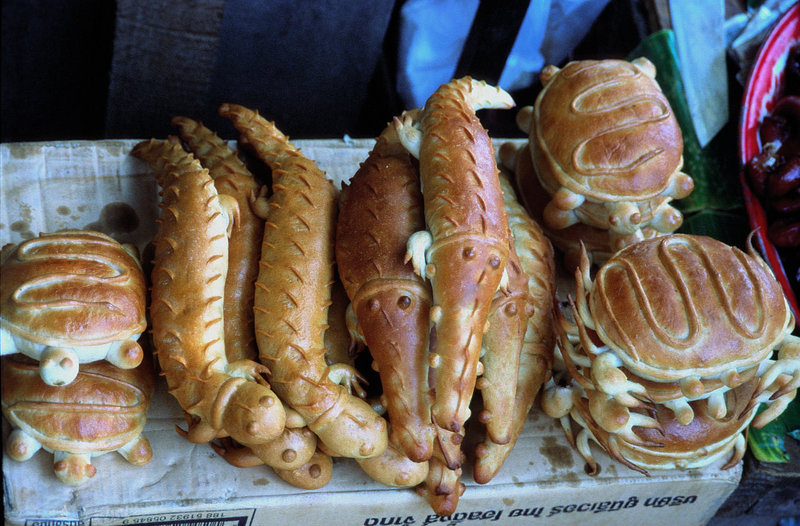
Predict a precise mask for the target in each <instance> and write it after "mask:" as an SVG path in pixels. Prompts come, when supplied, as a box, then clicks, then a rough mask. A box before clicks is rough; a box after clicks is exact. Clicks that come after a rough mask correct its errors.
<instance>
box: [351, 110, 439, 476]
mask: <svg viewBox="0 0 800 526" xmlns="http://www.w3.org/2000/svg"><path fill="white" fill-rule="evenodd" d="M340 202H341V204H340V211H339V218H338V221H337V231H336V261H337V266H338V270H339V276H340V277H341V280H342V284H343V286H344V289H345V291H346V292H347V295H348V297H349V298H350V300H351V302H352V309H353V312H354V313H355V316H356V319H357V330H358V333H359V336H360V337H361V338H363V341H364V344H365V345H366V347H367V348H368V349H369V353H370V355H371V356H372V357H373V360H374V362H375V364H376V365H377V369H378V373H379V374H380V378H381V385H382V387H383V397H382V400H383V401H384V402H383V403H384V405H385V407H386V409H387V413H388V419H389V423H390V424H391V426H390V442H391V443H393V444H395V445H396V446H397V447H398V448H400V449H401V450H402V451H403V452H404V453H405V454H406V455H408V457H409V458H410V459H412V460H414V461H415V462H423V461H425V460H428V459H429V458H430V457H431V455H432V454H433V439H434V429H433V425H432V423H431V402H432V398H433V393H432V390H431V386H430V385H429V383H428V316H429V311H430V304H431V291H430V285H429V284H428V283H427V282H425V281H424V280H423V279H422V278H420V277H419V276H418V275H417V274H416V273H415V272H414V269H413V267H412V265H411V263H405V262H404V259H405V253H406V241H407V240H408V238H409V236H411V235H412V234H413V233H414V232H416V231H418V230H420V229H423V228H425V219H424V216H423V212H422V194H421V192H420V189H419V175H418V173H417V170H416V168H415V166H414V165H413V163H412V160H411V156H410V154H409V153H408V152H407V151H406V149H405V148H404V147H403V146H402V145H401V144H400V142H399V140H398V138H397V134H396V132H395V130H394V128H393V127H392V126H387V127H386V129H384V131H383V132H382V134H381V135H380V136H379V137H378V139H377V140H376V143H375V146H374V148H373V149H372V151H371V152H370V154H369V155H368V157H367V159H366V160H365V161H364V162H363V163H362V164H361V166H360V168H359V169H358V171H357V172H356V173H355V175H354V176H353V177H352V179H351V180H350V182H349V183H348V185H347V186H346V187H345V188H344V189H343V190H342V195H341V201H340Z"/></svg>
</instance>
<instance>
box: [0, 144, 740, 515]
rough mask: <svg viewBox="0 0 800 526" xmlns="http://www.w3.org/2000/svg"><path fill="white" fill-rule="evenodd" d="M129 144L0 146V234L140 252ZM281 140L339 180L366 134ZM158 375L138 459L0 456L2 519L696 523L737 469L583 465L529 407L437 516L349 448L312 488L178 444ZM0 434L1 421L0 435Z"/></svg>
mask: <svg viewBox="0 0 800 526" xmlns="http://www.w3.org/2000/svg"><path fill="white" fill-rule="evenodd" d="M136 142H137V141H132V140H131V141H100V142H80V141H79V142H64V143H30V144H2V145H0V195H1V196H2V200H1V201H0V243H2V244H5V243H9V242H14V243H16V242H20V241H21V240H23V239H26V238H29V237H31V236H33V235H36V234H37V233H38V232H40V231H53V230H57V229H62V228H94V229H96V230H100V231H103V232H105V233H108V234H111V235H112V236H114V237H116V238H117V239H119V240H121V241H128V242H133V243H136V244H137V245H138V246H139V247H140V249H143V248H144V246H145V245H146V244H147V243H148V242H149V241H150V239H152V236H153V234H154V233H155V223H154V220H155V218H156V217H157V214H158V212H157V210H158V208H157V202H158V194H157V190H156V185H155V182H154V180H153V178H152V176H151V175H150V173H149V170H148V168H147V166H146V165H145V164H144V163H142V162H141V161H139V160H137V159H134V158H132V157H130V156H129V155H128V152H129V151H130V149H131V148H132V147H133V145H134V144H135V143H136ZM295 144H296V145H297V146H299V147H301V148H302V150H303V151H304V153H305V154H306V155H307V156H309V157H310V158H312V159H315V160H316V161H317V162H318V164H319V165H320V167H321V168H322V169H324V170H325V171H326V172H327V173H328V176H329V177H331V179H333V180H334V181H338V182H341V181H344V180H347V179H349V177H350V176H351V175H352V174H353V173H354V172H355V170H356V169H357V168H358V164H359V162H361V161H362V160H363V159H364V158H365V157H366V154H367V152H368V150H369V148H370V147H371V146H372V141H371V140H356V141H346V140H326V141H296V142H295ZM495 145H496V146H497V145H499V142H498V141H497V140H495ZM159 380H160V381H159V382H157V390H156V395H155V397H154V401H153V404H152V406H151V409H150V412H149V413H148V422H147V425H146V427H145V431H144V435H145V436H146V437H147V438H148V439H149V440H150V442H151V444H152V447H153V453H154V454H153V459H152V460H151V462H150V463H148V464H147V465H144V466H132V465H130V464H128V463H127V462H126V461H125V460H124V459H123V458H122V457H121V456H119V455H117V454H116V453H109V454H106V455H102V456H100V457H96V462H94V463H95V465H96V466H97V474H96V475H95V477H94V478H93V479H91V480H90V481H89V482H88V483H86V484H85V485H83V486H80V487H77V488H76V487H69V486H66V485H63V484H61V483H60V482H59V481H58V480H57V479H56V478H55V476H54V475H53V467H52V463H53V457H52V455H51V454H50V453H48V452H46V451H39V452H38V453H36V455H34V457H33V458H32V459H31V460H28V461H27V462H15V461H13V460H11V459H9V458H8V456H7V455H5V453H4V457H3V498H4V505H5V519H6V523H7V524H10V525H22V524H27V525H32V524H41V525H45V524H91V525H111V524H182V525H201V524H205V525H207V524H219V525H226V526H227V525H231V526H232V525H250V524H268V523H269V524H281V525H282V524H302V525H303V526H316V525H323V524H337V525H354V526H355V525H359V526H360V525H363V526H377V525H389V524H397V525H407V524H418V525H423V524H433V523H436V524H450V525H454V524H468V525H472V524H497V525H501V524H508V525H515V524H516V525H523V524H525V525H527V524H536V523H538V522H540V523H545V522H546V523H547V524H574V523H580V524H582V525H591V524H609V523H614V524H616V525H625V524H630V525H636V526H641V525H642V524H648V526H654V525H658V524H665V525H666V524H704V523H705V522H707V521H708V520H709V519H710V518H711V517H712V516H713V515H714V513H715V511H716V510H717V509H718V508H719V506H721V505H722V503H723V502H724V501H725V499H726V498H727V497H728V495H730V494H731V493H732V492H733V490H734V489H735V488H736V486H737V484H738V482H739V479H740V477H741V466H737V467H735V468H733V469H730V470H727V471H721V470H720V469H719V468H720V466H721V465H722V464H723V463H724V461H725V460H726V459H722V460H721V461H719V462H716V463H714V464H712V465H711V466H708V467H706V468H703V469H699V470H691V471H677V470H669V471H661V472H652V473H651V476H650V477H646V476H644V475H641V474H639V473H636V472H634V471H631V470H629V469H627V468H625V467H624V466H622V465H620V464H618V463H616V462H614V461H612V460H611V459H610V458H609V457H607V456H606V455H605V454H604V453H603V452H602V451H601V450H599V449H598V448H596V446H594V445H593V447H594V454H595V458H596V459H597V461H598V464H599V466H600V471H599V473H598V474H597V475H594V476H589V475H587V474H586V472H585V467H584V461H583V458H582V457H581V456H580V455H579V454H578V453H577V452H575V451H574V450H572V449H571V448H570V446H569V444H568V442H567V441H566V439H565V437H564V434H563V432H562V430H561V429H560V427H559V425H558V424H557V423H556V422H554V421H553V420H551V419H550V418H548V417H546V416H545V415H544V414H542V413H541V412H540V411H539V410H538V409H537V408H536V407H535V408H534V410H533V411H532V412H531V414H530V415H529V418H528V422H527V424H526V427H525V429H524V431H523V435H522V436H521V437H520V439H519V441H518V443H517V445H516V447H515V449H514V451H513V452H512V453H511V455H510V457H509V458H508V460H507V461H506V463H505V465H504V467H503V469H502V470H501V471H500V473H499V474H498V475H497V476H496V477H495V479H494V480H493V481H492V482H490V483H489V484H486V485H478V484H476V483H475V482H474V481H473V480H472V477H471V475H470V474H469V471H470V469H471V466H470V465H469V464H467V465H466V466H465V475H464V477H463V481H464V482H465V484H466V486H467V487H466V491H465V493H464V495H463V496H462V497H461V499H460V502H459V506H458V510H457V512H456V513H455V514H453V515H452V516H449V517H438V516H436V515H435V514H434V513H433V512H432V510H431V509H430V507H429V506H428V504H427V502H426V501H425V500H424V499H423V498H422V497H420V496H418V495H417V494H416V493H415V492H414V491H413V490H411V489H392V488H389V487H386V486H383V485H381V484H379V483H377V482H375V481H373V480H371V479H370V478H369V477H368V476H367V475H366V474H364V472H363V471H361V469H360V467H359V466H358V464H356V463H355V461H352V460H349V459H335V461H334V471H333V478H332V480H331V482H330V483H329V484H328V485H327V486H326V487H324V488H322V489H319V490H314V491H305V490H300V489H297V488H295V487H293V486H291V485H289V484H287V483H285V482H284V481H283V480H281V479H280V478H279V477H278V476H277V475H275V473H274V472H272V470H271V469H269V468H266V467H263V466H261V467H254V468H246V469H241V468H236V467H233V466H231V465H230V464H228V463H227V462H226V461H225V460H223V459H222V458H220V457H219V456H217V455H216V454H215V453H214V451H213V450H212V449H211V447H210V446H209V445H207V444H201V445H196V444H191V443H189V442H187V441H186V440H184V439H182V438H181V437H180V436H179V435H178V434H177V433H176V432H175V426H176V425H180V426H182V427H185V423H184V421H183V418H182V412H181V409H180V407H179V406H178V404H177V402H176V401H175V400H174V399H173V398H172V397H171V396H170V395H169V394H168V393H166V385H165V382H163V380H161V379H159ZM8 433H9V425H8V423H7V422H6V421H5V420H4V421H3V439H4V441H5V438H6V437H7V436H8ZM65 521H66V522H65Z"/></svg>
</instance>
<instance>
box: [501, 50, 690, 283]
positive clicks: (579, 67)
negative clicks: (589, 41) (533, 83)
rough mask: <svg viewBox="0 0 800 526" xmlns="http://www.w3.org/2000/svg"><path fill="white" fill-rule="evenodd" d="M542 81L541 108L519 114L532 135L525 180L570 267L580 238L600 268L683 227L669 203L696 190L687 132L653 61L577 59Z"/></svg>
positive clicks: (521, 174)
mask: <svg viewBox="0 0 800 526" xmlns="http://www.w3.org/2000/svg"><path fill="white" fill-rule="evenodd" d="M540 78H541V81H542V84H543V88H542V90H541V92H540V93H539V95H538V96H537V98H536V102H535V104H534V106H533V107H526V108H523V109H522V110H521V111H520V112H519V114H518V116H517V122H518V125H519V126H520V128H521V129H522V130H523V131H524V132H526V133H528V134H529V137H530V155H531V164H532V167H533V168H534V172H533V173H531V172H530V170H521V171H518V172H517V176H518V178H519V185H520V192H521V194H522V196H523V200H524V202H525V204H526V206H528V209H529V210H532V211H534V210H535V211H536V213H537V218H539V219H540V220H541V222H542V224H543V226H544V227H545V229H546V231H547V233H548V235H549V236H550V237H551V239H553V242H554V243H555V245H556V246H557V247H558V248H559V249H561V250H562V251H563V252H564V253H565V257H566V265H567V266H568V267H570V268H573V267H574V266H575V264H576V263H577V259H576V257H577V254H578V252H579V245H580V243H581V241H583V242H584V244H585V245H586V246H587V251H588V253H589V255H590V258H591V259H592V260H593V261H595V262H597V263H602V261H604V260H605V259H607V258H608V257H609V256H610V255H611V254H613V253H614V252H616V251H617V250H619V249H621V248H623V247H625V246H627V245H629V244H631V243H635V242H637V241H641V240H643V239H649V238H652V237H654V236H658V235H662V234H665V233H670V232H674V231H675V230H676V229H678V228H679V227H680V226H681V224H682V221H683V216H682V214H681V213H680V212H679V211H678V210H677V209H675V208H674V207H672V206H671V205H670V201H672V200H673V199H680V198H683V197H686V196H687V195H689V194H690V193H691V191H692V189H693V187H694V186H693V181H692V178H691V177H689V176H688V175H687V174H685V173H683V172H681V167H682V166H683V138H682V135H681V130H680V127H679V126H678V122H677V120H676V119H675V115H674V114H673V112H672V108H671V107H670V105H669V101H668V100H667V98H666V97H665V96H664V94H663V92H662V91H661V88H660V87H659V85H658V83H657V82H656V81H655V67H654V66H653V64H652V63H651V62H650V61H649V60H647V59H646V58H639V59H636V60H633V61H632V62H628V61H624V60H610V59H609V60H583V61H574V62H570V63H568V64H567V65H565V66H564V67H563V68H562V69H559V68H557V67H555V66H546V67H545V68H544V69H543V70H542V72H541V74H540ZM526 154H527V153H526ZM521 162H527V161H521ZM532 213H533V212H532Z"/></svg>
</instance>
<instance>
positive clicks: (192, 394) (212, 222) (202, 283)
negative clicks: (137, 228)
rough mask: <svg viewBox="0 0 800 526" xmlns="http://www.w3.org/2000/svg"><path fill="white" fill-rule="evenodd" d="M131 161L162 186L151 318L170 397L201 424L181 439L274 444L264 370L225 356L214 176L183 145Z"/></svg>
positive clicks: (148, 149) (277, 429)
mask: <svg viewBox="0 0 800 526" xmlns="http://www.w3.org/2000/svg"><path fill="white" fill-rule="evenodd" d="M132 155H134V156H136V157H139V158H141V159H143V160H145V161H147V162H148V163H149V164H150V166H151V167H152V168H153V171H154V173H155V177H156V180H157V182H158V185H159V186H160V187H161V193H160V195H161V202H160V203H159V206H160V207H161V213H160V216H159V219H158V225H159V229H158V232H157V234H156V237H155V239H154V245H155V256H154V261H153V271H152V282H153V284H152V299H151V306H150V314H151V318H152V325H153V343H154V345H155V350H156V353H157V356H158V361H159V364H160V366H161V369H162V371H163V373H164V376H165V377H166V380H167V385H168V386H169V392H170V394H172V395H173V396H174V397H175V398H176V399H177V400H178V402H179V403H180V405H181V407H182V408H183V409H184V411H185V412H186V413H187V414H188V415H191V416H192V417H193V418H195V419H196V421H193V422H192V425H191V426H190V430H189V432H188V433H183V434H184V436H185V437H186V438H187V439H189V440H191V441H193V442H207V441H209V440H211V439H213V438H216V437H225V436H231V437H232V438H233V439H235V440H236V441H238V442H240V443H242V444H245V445H249V444H259V443H264V442H268V441H270V440H272V439H274V438H276V437H277V436H278V435H280V434H281V433H282V432H283V429H284V424H285V418H286V415H285V411H284V408H283V404H282V403H281V401H280V400H279V399H278V397H277V395H276V394H275V393H274V392H273V391H272V390H271V389H270V388H269V386H268V385H267V383H266V381H265V380H263V378H262V377H261V373H263V372H264V368H263V366H261V364H258V363H257V362H251V361H248V360H238V361H236V362H228V359H227V355H226V352H225V339H224V312H223V302H224V291H225V276H226V273H227V262H228V239H227V230H228V226H229V224H230V214H231V213H230V212H229V211H228V210H227V207H226V206H224V204H223V200H222V199H221V196H220V195H219V194H218V193H217V191H216V188H215V187H214V183H213V181H212V179H211V177H210V176H209V173H208V170H207V169H205V168H203V167H202V166H201V165H200V162H199V161H198V160H197V159H195V158H194V156H193V155H192V154H191V153H188V152H186V151H184V150H183V149H182V148H181V146H180V144H178V143H177V140H169V141H156V140H150V141H144V142H142V143H139V144H137V145H136V147H135V148H134V149H133V151H132Z"/></svg>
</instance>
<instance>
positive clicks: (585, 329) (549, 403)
mask: <svg viewBox="0 0 800 526" xmlns="http://www.w3.org/2000/svg"><path fill="white" fill-rule="evenodd" d="M575 281H576V294H575V299H574V300H572V299H571V300H570V305H571V309H570V310H569V311H568V312H561V313H560V319H559V323H558V324H557V326H558V327H559V334H558V340H557V341H558V352H557V354H558V357H559V359H560V360H559V363H560V366H559V367H558V369H559V370H558V372H555V373H554V380H553V381H552V382H551V383H550V384H549V385H548V386H547V387H546V388H545V390H544V394H543V397H542V408H543V410H544V411H545V412H546V413H547V414H548V415H550V416H552V417H554V418H558V419H560V420H561V422H562V426H563V427H564V430H565V432H566V433H567V437H568V438H569V440H570V442H571V443H572V444H573V445H575V446H576V447H577V449H578V450H579V451H580V453H581V454H582V455H583V456H584V457H585V458H586V460H587V462H588V463H589V465H590V467H591V468H592V469H594V468H595V466H596V464H595V461H594V459H593V457H592V454H591V450H590V448H589V440H594V441H595V442H596V443H597V444H599V445H600V446H601V447H602V448H603V449H605V450H606V451H607V452H608V453H609V455H611V456H612V457H613V458H615V459H617V460H618V461H620V462H623V463H624V464H626V465H627V466H629V467H631V468H633V469H636V470H639V471H642V472H647V470H649V469H670V468H696V467H701V466H704V465H706V464H708V463H710V462H713V461H715V460H716V459H719V458H722V457H724V456H725V455H727V454H729V453H730V452H731V450H733V451H734V453H733V455H732V456H731V458H730V459H729V461H728V462H727V464H726V467H731V466H733V465H735V464H736V463H738V461H739V460H741V458H742V455H743V454H744V451H745V439H744V435H743V433H744V431H745V430H746V428H747V426H748V425H750V424H751V422H752V424H753V425H754V426H755V427H762V426H763V425H765V424H766V423H768V422H770V421H771V420H772V419H774V418H775V417H777V416H778V415H779V414H780V413H781V412H782V411H783V410H784V408H785V407H786V405H787V404H788V403H789V402H790V401H791V400H792V399H793V398H794V397H795V395H796V392H797V387H798V385H800V338H798V337H796V336H793V335H792V334H791V333H792V330H793V329H794V317H793V315H792V312H791V310H790V308H789V305H788V303H787V301H786V298H785V296H784V294H783V291H782V289H781V287H780V284H779V283H778V282H777V280H776V279H775V278H774V277H773V275H772V273H771V271H770V270H769V269H768V267H767V266H766V264H765V263H764V262H763V260H761V259H760V257H758V255H757V254H756V253H755V251H754V250H752V247H751V250H750V251H749V253H745V252H742V251H741V250H739V249H737V248H734V247H730V246H728V245H726V244H724V243H722V242H720V241H717V240H715V239H712V238H709V237H704V236H693V235H685V234H668V235H664V236H659V237H656V238H654V239H649V240H644V241H640V242H638V243H636V244H633V245H630V246H628V247H625V248H624V249H622V250H620V251H619V252H617V253H616V254H614V255H613V256H612V257H611V258H610V259H609V260H608V261H607V262H605V263H604V264H603V265H602V266H600V268H599V269H598V270H597V272H596V274H595V276H594V278H593V279H592V277H591V275H590V263H589V260H588V257H587V255H586V253H585V252H584V253H583V254H582V261H581V264H580V267H579V269H578V270H577V272H576V279H575ZM773 355H774V356H773ZM761 403H764V404H766V406H767V407H766V409H765V410H764V411H762V412H760V413H758V414H756V413H757V412H756V407H757V406H758V405H759V404H761ZM570 417H571V418H570ZM572 422H575V423H577V425H578V426H579V428H580V430H579V431H578V432H577V435H576V436H573V433H572Z"/></svg>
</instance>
